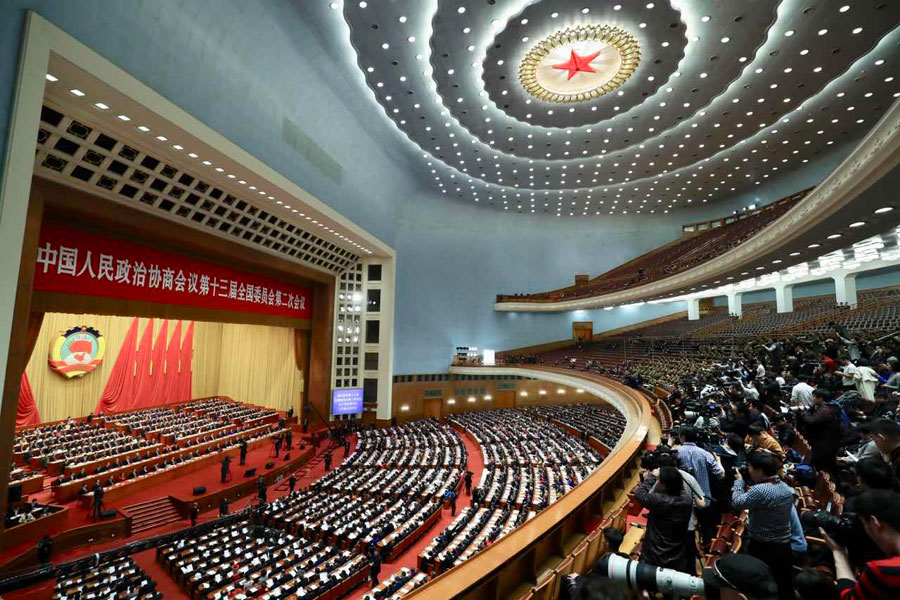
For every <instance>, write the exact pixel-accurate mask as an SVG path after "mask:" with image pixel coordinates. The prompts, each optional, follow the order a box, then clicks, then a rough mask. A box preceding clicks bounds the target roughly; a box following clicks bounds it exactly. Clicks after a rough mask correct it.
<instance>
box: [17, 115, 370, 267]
mask: <svg viewBox="0 0 900 600" xmlns="http://www.w3.org/2000/svg"><path fill="white" fill-rule="evenodd" d="M35 172H36V173H38V174H42V175H44V176H47V177H49V178H52V179H57V180H64V181H66V182H68V183H73V182H75V183H77V184H78V185H79V186H80V187H87V188H90V189H92V190H93V191H94V192H95V193H100V194H102V195H104V196H108V197H112V198H114V199H116V200H119V201H123V200H126V199H127V200H132V201H134V202H138V203H141V204H142V205H144V206H146V207H151V208H154V209H156V210H158V211H159V212H160V214H162V215H163V216H165V217H168V218H170V219H173V220H176V221H178V220H183V221H188V222H190V223H194V224H196V225H202V226H204V227H207V228H209V229H210V230H211V232H214V233H216V234H218V235H224V236H226V237H228V236H231V237H233V238H237V239H239V240H241V241H242V242H244V243H246V244H249V245H252V246H258V247H261V248H264V249H266V250H268V251H269V252H275V253H278V254H281V255H283V256H286V257H289V258H290V259H293V260H295V261H298V262H301V263H305V264H307V265H312V266H315V267H318V268H319V269H324V270H326V271H328V272H331V273H334V274H338V273H341V272H342V271H344V270H345V269H347V268H348V267H352V266H353V265H354V264H357V265H358V262H359V256H358V255H356V254H354V253H353V252H351V251H350V250H347V249H345V248H342V247H340V246H337V245H335V244H332V243H330V242H328V241H327V240H325V239H323V238H321V237H319V236H317V235H315V234H312V233H310V232H309V231H305V230H304V229H302V228H300V227H298V226H297V225H295V224H293V223H289V222H287V221H285V220H284V219H282V218H280V217H278V216H277V215H274V214H272V213H270V212H269V211H267V210H266V209H265V208H263V207H262V206H260V205H259V204H257V203H255V202H254V201H253V200H250V199H247V198H239V197H237V196H235V195H233V194H231V193H229V192H227V191H225V190H223V189H221V188H220V187H217V186H216V185H213V184H211V183H208V182H207V181H205V180H204V179H203V178H202V177H199V176H197V175H195V174H193V173H189V172H187V171H186V170H184V169H182V168H181V167H180V166H178V165H172V164H169V163H168V162H167V161H165V160H161V159H158V158H156V157H154V156H152V155H151V154H150V153H148V152H147V151H146V150H143V149H141V148H138V147H136V146H135V145H133V144H131V143H128V144H126V143H125V142H123V141H121V140H119V139H117V138H116V136H114V135H109V134H108V133H104V132H102V131H99V130H98V129H97V127H96V125H95V124H88V123H85V122H83V119H82V120H76V119H75V118H72V117H69V116H67V115H65V114H63V113H62V112H59V111H58V110H56V109H54V108H52V107H51V106H49V105H45V106H44V107H43V110H42V111H41V127H40V130H39V132H38V139H37V150H36V153H35ZM353 272H354V273H355V272H356V271H353Z"/></svg>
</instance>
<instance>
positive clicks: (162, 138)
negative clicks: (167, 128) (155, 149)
mask: <svg viewBox="0 0 900 600" xmlns="http://www.w3.org/2000/svg"><path fill="white" fill-rule="evenodd" d="M156 139H158V140H159V141H161V142H167V141H169V138H167V137H166V136H164V135H158V136H156Z"/></svg>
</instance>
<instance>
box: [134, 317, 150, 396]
mask: <svg viewBox="0 0 900 600" xmlns="http://www.w3.org/2000/svg"><path fill="white" fill-rule="evenodd" d="M152 354H153V319H150V321H148V322H147V327H145V328H144V335H142V336H141V345H140V347H139V348H138V351H137V365H136V366H135V369H134V377H133V378H132V383H131V385H132V389H133V390H134V391H133V393H132V395H131V399H130V401H129V405H128V408H130V409H135V408H142V407H143V406H145V404H144V402H145V401H146V399H147V398H149V397H150V392H151V390H152V386H153V381H152V380H151V379H150V360H151V356H152Z"/></svg>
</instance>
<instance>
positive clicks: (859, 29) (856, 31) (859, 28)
mask: <svg viewBox="0 0 900 600" xmlns="http://www.w3.org/2000/svg"><path fill="white" fill-rule="evenodd" d="M852 33H853V35H856V34H857V33H862V27H857V28H856V29H854V30H853V32H852Z"/></svg>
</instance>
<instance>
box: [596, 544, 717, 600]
mask: <svg viewBox="0 0 900 600" xmlns="http://www.w3.org/2000/svg"><path fill="white" fill-rule="evenodd" d="M594 572H595V573H599V574H601V575H605V576H606V577H608V578H609V579H612V580H613V581H620V582H623V583H625V585H627V586H628V587H629V589H632V590H636V591H641V590H646V591H648V592H659V593H661V594H664V595H668V596H681V597H683V598H690V597H692V596H703V595H705V593H704V592H705V589H704V587H705V586H704V584H703V580H702V579H701V578H699V577H694V576H693V575H688V574H687V573H682V572H681V571H676V570H674V569H664V568H662V567H656V566H653V565H649V564H647V563H642V562H638V561H636V560H628V559H627V558H623V557H621V556H618V555H617V554H611V553H610V554H606V555H604V556H603V557H601V558H600V560H599V561H597V565H596V566H595V567H594Z"/></svg>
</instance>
